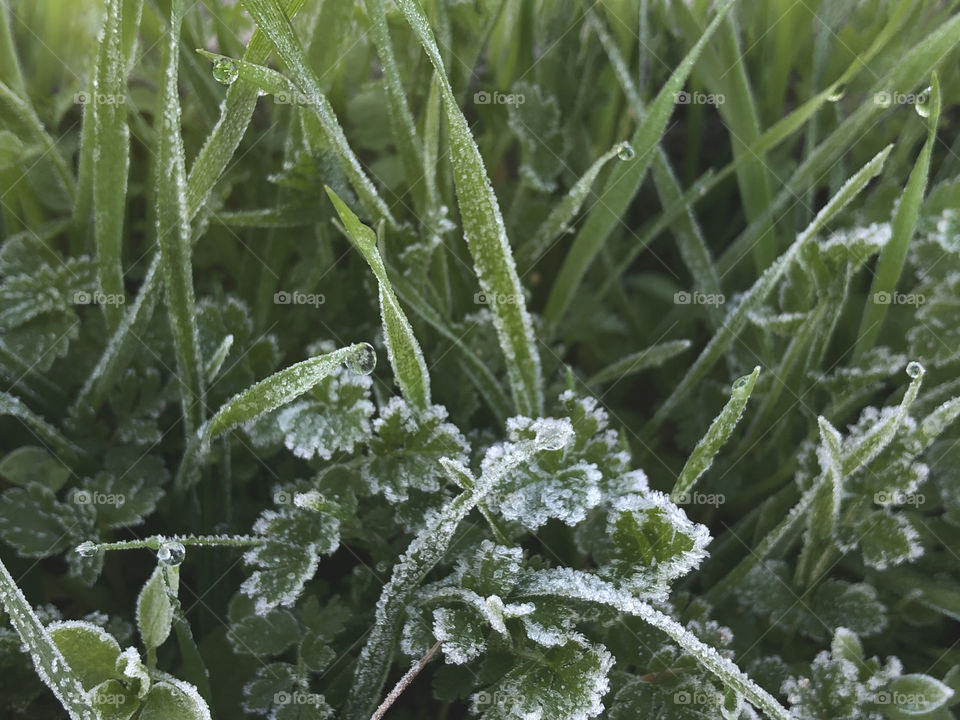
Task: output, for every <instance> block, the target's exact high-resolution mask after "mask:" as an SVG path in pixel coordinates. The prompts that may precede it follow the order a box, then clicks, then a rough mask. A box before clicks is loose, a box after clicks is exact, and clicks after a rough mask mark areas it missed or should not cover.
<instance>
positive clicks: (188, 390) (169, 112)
mask: <svg viewBox="0 0 960 720" xmlns="http://www.w3.org/2000/svg"><path fill="white" fill-rule="evenodd" d="M183 12H184V3H183V0H173V2H172V3H171V7H170V27H169V28H168V32H167V45H166V47H165V48H164V60H165V62H164V66H163V67H164V73H163V86H162V88H161V91H160V107H159V109H158V124H159V126H158V128H157V134H158V138H159V148H158V151H157V186H156V187H157V220H156V229H157V242H158V244H159V245H160V257H161V267H162V269H163V284H164V287H165V288H166V298H167V308H168V309H169V311H170V329H171V331H172V332H173V339H174V347H175V350H176V356H177V370H178V373H179V381H180V397H181V402H182V405H183V417H184V427H185V430H186V433H187V437H190V436H191V435H192V434H193V432H194V431H195V430H196V429H197V428H198V427H200V424H201V423H202V422H203V415H204V407H203V397H204V382H203V362H202V360H201V358H200V348H199V342H198V338H197V322H196V302H195V299H194V294H193V271H192V267H191V261H190V256H191V254H192V250H193V248H192V243H191V241H190V219H189V217H188V215H187V200H186V170H185V166H184V151H183V139H182V138H181V137H180V96H179V91H178V89H177V64H178V58H179V50H180V25H181V22H182V21H183Z"/></svg>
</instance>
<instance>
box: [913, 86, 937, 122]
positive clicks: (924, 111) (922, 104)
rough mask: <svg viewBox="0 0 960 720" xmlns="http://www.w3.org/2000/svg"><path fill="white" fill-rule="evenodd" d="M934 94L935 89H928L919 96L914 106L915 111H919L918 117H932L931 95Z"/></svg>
mask: <svg viewBox="0 0 960 720" xmlns="http://www.w3.org/2000/svg"><path fill="white" fill-rule="evenodd" d="M932 92H933V88H932V87H928V88H927V89H926V90H924V91H923V92H922V93H920V94H919V95H918V96H917V100H916V102H914V104H913V109H914V110H916V111H917V115H919V116H920V117H924V118H926V117H930V94H931V93H932Z"/></svg>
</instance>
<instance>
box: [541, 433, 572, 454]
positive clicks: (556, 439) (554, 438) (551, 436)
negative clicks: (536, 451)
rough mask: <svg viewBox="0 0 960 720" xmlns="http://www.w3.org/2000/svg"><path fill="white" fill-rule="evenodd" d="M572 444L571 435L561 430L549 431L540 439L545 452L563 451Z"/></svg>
mask: <svg viewBox="0 0 960 720" xmlns="http://www.w3.org/2000/svg"><path fill="white" fill-rule="evenodd" d="M568 442H570V433H569V432H563V431H561V430H548V431H547V432H545V433H543V435H541V437H540V444H541V447H543V449H544V450H563V448H565V447H566V446H567V443H568Z"/></svg>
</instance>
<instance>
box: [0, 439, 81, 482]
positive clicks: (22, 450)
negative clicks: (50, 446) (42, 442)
mask: <svg viewBox="0 0 960 720" xmlns="http://www.w3.org/2000/svg"><path fill="white" fill-rule="evenodd" d="M70 474H71V471H70V468H69V467H68V466H67V465H64V464H63V463H62V462H61V461H60V460H58V459H57V458H55V457H54V456H53V455H51V454H50V453H49V452H47V450H46V449H45V448H42V447H37V446H36V445H24V446H23V447H19V448H17V449H16V450H14V451H13V452H11V453H7V455H6V456H4V458H3V460H0V475H2V476H3V477H4V479H5V480H6V481H7V482H9V483H12V484H14V485H19V486H20V487H26V486H27V485H29V484H30V483H38V484H40V485H45V486H46V487H48V488H50V489H51V490H52V491H53V492H57V490H59V489H60V488H62V487H63V485H64V483H65V482H67V478H69V477H70Z"/></svg>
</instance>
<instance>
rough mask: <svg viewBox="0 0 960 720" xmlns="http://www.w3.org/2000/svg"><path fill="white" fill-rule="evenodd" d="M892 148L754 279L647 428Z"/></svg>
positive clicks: (713, 360) (715, 357) (684, 391)
mask: <svg viewBox="0 0 960 720" xmlns="http://www.w3.org/2000/svg"><path fill="white" fill-rule="evenodd" d="M892 149H893V146H892V145H889V146H887V147H886V148H884V149H883V150H882V151H880V152H879V153H877V155H875V156H874V157H873V159H872V160H870V161H869V162H868V163H867V164H866V165H864V166H863V167H862V168H861V169H860V170H859V171H858V172H857V173H856V174H855V175H854V176H853V177H851V178H850V179H849V180H848V181H847V182H846V184H845V185H844V186H843V187H842V188H841V189H840V191H839V192H838V193H837V194H836V195H834V196H833V197H832V198H830V201H829V202H828V203H827V204H826V205H825V206H824V207H823V209H822V210H821V211H820V212H819V213H818V214H817V216H816V217H815V218H814V219H813V222H812V223H810V225H809V226H808V227H807V229H806V230H804V231H803V232H802V233H800V234H799V235H798V236H797V239H796V240H794V242H793V244H792V245H791V246H790V247H789V248H788V249H787V250H786V251H785V252H784V253H783V254H782V255H781V256H780V257H779V258H777V260H776V262H774V264H773V265H771V266H770V267H769V268H767V269H766V270H765V271H764V272H763V274H762V275H761V276H760V277H759V278H757V281H756V282H755V283H754V284H753V286H752V287H751V288H750V289H749V290H748V291H747V292H746V294H745V295H744V297H743V298H742V299H741V301H740V302H739V303H738V304H737V306H736V307H735V308H734V309H733V310H732V311H731V312H730V314H729V315H728V316H727V319H726V320H725V321H724V324H723V327H722V328H721V329H720V330H719V331H718V332H717V333H716V334H715V335H714V336H713V337H712V338H711V340H710V342H709V343H708V344H707V347H705V348H704V349H703V352H702V353H700V357H698V358H697V359H696V361H695V362H694V363H693V365H692V366H691V367H690V369H689V370H688V371H687V373H686V374H685V375H684V377H683V379H682V380H681V381H680V383H679V384H678V385H677V386H676V387H675V388H674V390H673V392H672V393H671V394H670V396H669V397H668V398H667V399H666V400H665V401H664V403H663V405H661V406H660V408H659V409H658V410H657V412H656V414H655V415H654V417H653V419H652V420H651V421H650V422H649V423H648V425H647V430H652V429H653V428H654V427H656V426H657V425H658V424H659V423H660V422H661V421H662V420H663V419H664V418H665V417H666V416H667V415H669V414H670V413H671V412H672V411H673V410H674V408H676V406H677V403H679V402H680V400H682V399H683V398H685V397H686V395H687V393H689V392H690V390H691V389H692V388H693V387H694V385H696V383H698V382H699V381H700V380H701V379H702V378H703V377H704V375H706V373H707V372H708V371H709V370H710V368H712V367H713V365H714V363H716V361H717V360H719V359H720V356H721V355H723V353H724V352H725V351H726V350H727V348H728V347H730V345H731V344H732V343H733V341H734V340H735V339H736V337H737V334H738V333H739V332H740V331H741V329H742V328H743V326H744V325H745V324H746V323H747V318H748V315H749V313H750V312H752V311H754V310H755V309H756V308H758V307H759V306H760V305H761V304H762V303H763V302H764V301H765V300H766V298H767V296H768V295H769V294H770V293H771V292H772V291H773V289H774V287H776V285H777V283H778V282H779V280H780V278H781V277H782V276H783V274H784V272H786V270H787V268H788V267H789V266H790V263H792V262H793V260H794V259H795V258H796V256H797V254H798V253H799V252H800V249H801V248H802V247H803V245H804V244H805V243H806V242H807V241H808V240H809V239H810V238H811V237H813V236H814V235H816V234H817V233H818V232H819V231H820V230H821V229H823V227H824V226H825V225H826V224H827V223H828V222H829V221H830V220H831V219H832V218H833V217H834V216H835V215H836V214H837V213H838V212H840V211H841V210H842V209H843V208H844V207H846V205H847V204H848V203H849V202H850V201H851V200H853V198H854V197H856V196H857V195H858V194H859V193H860V191H861V190H863V188H864V187H865V186H866V185H867V183H868V182H870V180H872V179H873V178H874V177H875V176H876V175H877V174H879V173H880V171H881V170H882V169H883V163H884V161H885V160H886V159H887V156H888V155H889V154H890V151H891V150H892Z"/></svg>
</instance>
